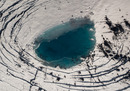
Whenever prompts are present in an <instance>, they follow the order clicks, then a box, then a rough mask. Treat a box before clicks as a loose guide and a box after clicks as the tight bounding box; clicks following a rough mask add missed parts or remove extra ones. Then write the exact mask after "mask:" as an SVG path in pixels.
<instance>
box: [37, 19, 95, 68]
mask: <svg viewBox="0 0 130 91" xmlns="http://www.w3.org/2000/svg"><path fill="white" fill-rule="evenodd" d="M95 43H96V39H95V28H94V23H93V21H90V19H88V18H80V19H71V20H70V21H69V22H66V23H64V24H61V25H57V26H55V27H53V28H50V29H48V30H46V31H45V32H44V33H43V34H41V35H39V37H38V38H36V40H35V44H36V46H35V53H36V55H37V56H38V57H39V58H40V59H41V60H43V64H44V65H47V66H51V67H57V66H59V67H60V68H70V67H72V66H76V65H78V64H80V63H81V62H82V60H81V58H82V57H87V56H88V55H89V53H90V51H93V49H94V47H95Z"/></svg>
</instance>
